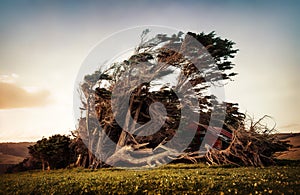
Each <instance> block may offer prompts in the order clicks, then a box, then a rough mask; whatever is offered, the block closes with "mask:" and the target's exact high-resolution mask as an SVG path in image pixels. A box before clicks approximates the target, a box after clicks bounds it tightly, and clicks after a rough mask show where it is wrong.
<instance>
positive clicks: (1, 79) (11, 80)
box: [0, 73, 19, 83]
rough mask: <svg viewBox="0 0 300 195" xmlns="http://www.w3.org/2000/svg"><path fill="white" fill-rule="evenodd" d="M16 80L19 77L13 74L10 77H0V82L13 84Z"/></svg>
mask: <svg viewBox="0 0 300 195" xmlns="http://www.w3.org/2000/svg"><path fill="white" fill-rule="evenodd" d="M17 78H19V75H17V74H15V73H12V74H10V75H0V82H3V83H15V81H16V79H17Z"/></svg>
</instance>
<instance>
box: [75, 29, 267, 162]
mask: <svg viewBox="0 0 300 195" xmlns="http://www.w3.org/2000/svg"><path fill="white" fill-rule="evenodd" d="M148 32H149V31H148V30H145V31H144V32H143V33H142V36H141V43H140V44H139V45H138V46H137V47H136V49H135V52H134V54H133V55H131V56H130V57H129V58H128V59H126V60H124V61H121V62H114V63H113V64H111V65H110V66H108V68H107V69H105V70H96V71H95V72H94V73H93V74H90V75H86V76H85V77H84V80H83V82H82V83H81V86H80V90H79V91H80V94H81V100H82V107H81V110H82V111H83V113H84V114H83V116H82V118H81V119H80V120H79V128H78V132H79V134H80V138H81V141H83V142H84V143H85V144H86V146H87V147H88V149H89V152H88V154H86V156H87V158H88V159H89V162H90V164H91V163H97V164H98V163H100V164H109V165H114V166H118V165H121V166H122V165H126V166H144V165H148V166H155V165H159V164H164V163H166V162H170V161H171V160H178V159H187V160H190V161H193V162H197V161H198V159H199V158H204V159H206V160H208V161H209V162H210V163H216V161H217V160H218V159H221V158H220V157H217V156H219V155H221V156H222V154H220V150H221V151H223V149H225V148H219V149H218V150H217V151H215V150H214V149H213V148H211V146H213V145H214V142H215V141H216V139H218V136H219V135H220V133H221V131H222V130H226V131H227V132H228V133H230V134H233V140H235V141H237V140H238V139H236V138H237V135H238V134H237V133H236V132H235V130H239V129H243V130H245V123H244V120H245V115H244V114H242V113H240V112H239V111H238V106H237V104H234V103H226V102H223V101H222V100H220V99H219V98H218V97H217V94H214V93H213V92H212V91H213V90H212V88H216V87H220V86H221V87H222V86H223V85H224V81H226V82H227V81H230V80H232V77H234V76H235V75H236V74H237V73H234V72H232V68H233V67H234V64H233V63H232V58H233V57H234V55H235V54H236V53H237V51H238V50H237V49H235V48H234V42H232V41H230V40H227V39H222V38H220V37H217V36H216V34H215V33H214V32H211V33H209V34H204V33H200V34H196V33H192V32H188V33H187V34H184V33H182V32H179V33H178V34H173V35H171V36H169V35H166V34H158V35H156V36H155V37H153V38H150V39H146V38H145V37H146V36H147V33H148ZM174 78H175V80H173V83H172V82H171V81H172V79H174ZM166 81H170V82H166ZM212 129H213V130H212ZM245 131H246V130H245ZM254 132H255V130H254ZM255 133H257V132H255ZM255 133H254V134H255ZM240 134H241V133H240ZM255 135H256V134H255ZM257 135H260V134H259V133H258V134H257ZM256 137H257V136H252V138H253V139H255V138H256ZM262 137H263V136H260V138H262ZM204 138H206V139H204ZM241 139H242V138H241ZM241 139H240V140H241ZM268 143H269V142H268ZM234 144H236V143H235V142H234V143H228V144H227V145H226V147H233V145H234ZM234 147H237V148H238V151H237V152H236V153H237V155H236V156H235V157H236V158H239V157H241V156H243V155H242V154H240V152H241V151H243V149H244V148H243V147H245V146H243V147H241V148H239V147H240V145H234ZM232 149H233V150H235V149H236V148H232ZM256 152H257V151H256ZM239 155H241V156H239ZM270 155H272V154H270ZM256 157H257V158H260V157H261V156H259V155H258V156H256ZM232 159H234V158H231V156H229V157H228V158H227V161H226V162H233V161H231V160H232ZM246 159H247V158H246ZM240 160H241V159H240ZM250 161H251V160H250ZM250 161H247V162H249V163H248V164H251V163H250ZM241 162H242V163H244V164H247V163H246V161H245V160H241ZM251 162H252V161H251ZM257 162H258V163H257V164H254V165H260V160H257ZM219 164H221V163H219ZM252 164H253V163H252Z"/></svg>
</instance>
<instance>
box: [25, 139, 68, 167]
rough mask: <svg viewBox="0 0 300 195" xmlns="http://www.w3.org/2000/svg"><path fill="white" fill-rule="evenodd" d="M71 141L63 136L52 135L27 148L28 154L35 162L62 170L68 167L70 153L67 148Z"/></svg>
mask: <svg viewBox="0 0 300 195" xmlns="http://www.w3.org/2000/svg"><path fill="white" fill-rule="evenodd" d="M70 143H71V139H70V138H69V137H68V136H65V135H53V136H51V137H49V138H48V139H47V138H43V139H41V140H39V141H37V143H36V144H35V145H32V146H29V147H28V149H29V154H30V155H31V156H32V157H33V158H35V159H36V160H38V161H40V162H42V164H43V168H45V167H44V166H45V165H48V166H50V167H51V168H64V167H66V166H68V165H69V163H70V157H71V154H72V151H71V150H70V148H69V145H70Z"/></svg>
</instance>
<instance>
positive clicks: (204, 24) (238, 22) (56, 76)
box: [0, 0, 300, 142]
mask: <svg viewBox="0 0 300 195" xmlns="http://www.w3.org/2000/svg"><path fill="white" fill-rule="evenodd" d="M299 9H300V3H298V1H244V2H243V1H217V0H213V1H163V2H161V1H153V0H151V1H150V0H149V1H145V0H144V1H128V2H125V1H120V2H118V1H109V3H108V2H101V1H97V2H96V1H80V2H79V1H43V0H42V1H0V142H7V141H36V140H38V139H41V138H42V137H43V136H45V137H48V136H50V135H53V134H56V133H67V134H68V133H69V132H70V131H71V130H74V128H75V122H74V119H73V107H72V104H73V102H72V98H73V97H72V96H73V88H74V82H75V78H76V75H77V72H78V70H79V68H80V66H81V63H82V62H83V60H84V59H85V57H86V56H87V55H88V53H89V52H90V50H91V49H92V48H93V47H94V46H95V45H96V44H97V43H98V42H99V41H101V40H102V39H103V38H105V37H107V36H109V35H110V34H112V33H114V32H116V31H119V30H122V29H125V28H129V27H134V26H139V25H165V26H170V27H174V28H177V29H180V30H182V31H185V32H187V31H193V32H202V31H204V32H207V33H208V32H211V31H216V33H217V35H218V36H221V37H222V38H227V39H229V40H233V41H234V42H236V47H237V48H238V49H240V51H239V52H238V54H237V56H236V58H235V60H234V62H235V63H236V67H235V69H234V71H236V72H237V73H239V75H238V76H236V77H235V78H234V81H232V82H230V83H228V84H227V85H226V88H225V89H226V91H225V93H226V99H227V100H228V101H230V102H237V103H239V105H240V107H241V109H242V111H244V112H247V113H248V114H250V115H251V116H254V117H255V118H259V117H261V116H263V115H265V114H267V115H270V116H272V117H273V118H274V120H275V121H276V123H277V128H278V129H279V130H280V131H281V132H300V120H299V119H300V117H299V111H298V110H299V108H300V103H299V102H300V90H299V89H300V87H299V84H300V77H299V73H300V64H299V61H300V55H299V49H300V39H299V37H298V36H299V34H300V23H299V18H300V12H299V11H298V10H299Z"/></svg>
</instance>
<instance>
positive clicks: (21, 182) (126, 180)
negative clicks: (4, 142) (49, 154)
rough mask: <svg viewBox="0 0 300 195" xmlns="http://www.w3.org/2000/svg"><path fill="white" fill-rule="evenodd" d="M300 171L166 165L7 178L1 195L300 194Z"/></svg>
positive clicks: (3, 179)
mask: <svg viewBox="0 0 300 195" xmlns="http://www.w3.org/2000/svg"><path fill="white" fill-rule="evenodd" d="M299 168H300V166H299V165H297V164H295V163H294V165H290V166H273V167H266V168H254V167H240V168H228V167H227V168H225V167H221V166H217V167H208V166H206V165H203V164H197V165H185V164H177V165H165V166H163V167H161V168H156V169H151V170H125V169H116V168H104V169H98V170H96V171H92V170H89V169H81V168H74V169H61V170H51V171H49V172H47V171H45V172H41V171H30V172H23V173H15V174H5V175H2V176H1V178H0V194H300V188H299V185H300V169H299Z"/></svg>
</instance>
